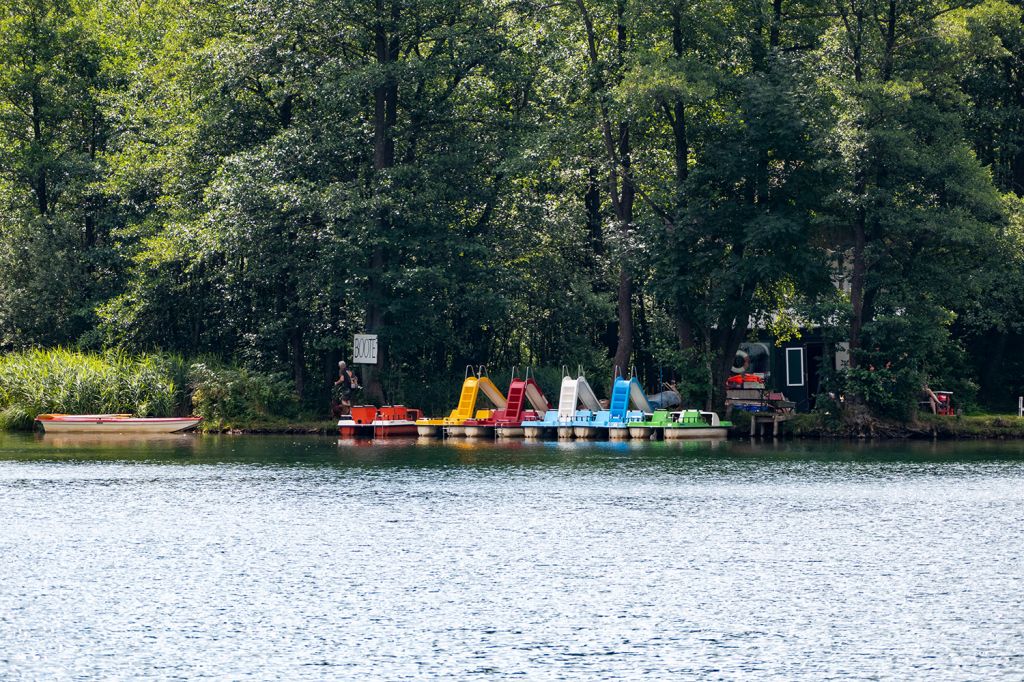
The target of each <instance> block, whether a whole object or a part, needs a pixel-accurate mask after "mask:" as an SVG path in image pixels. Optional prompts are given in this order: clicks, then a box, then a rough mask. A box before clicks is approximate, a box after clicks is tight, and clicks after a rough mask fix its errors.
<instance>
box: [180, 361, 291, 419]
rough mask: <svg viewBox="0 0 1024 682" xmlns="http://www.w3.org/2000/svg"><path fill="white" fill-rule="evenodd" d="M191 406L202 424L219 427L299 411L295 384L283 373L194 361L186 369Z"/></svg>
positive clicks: (287, 415)
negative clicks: (259, 371) (190, 390)
mask: <svg viewBox="0 0 1024 682" xmlns="http://www.w3.org/2000/svg"><path fill="white" fill-rule="evenodd" d="M188 381H189V386H190V387H191V389H192V407H193V411H194V412H195V414H197V415H199V416H201V417H202V418H203V419H204V422H205V423H204V424H203V427H204V428H206V429H212V430H220V429H224V428H231V427H234V426H239V425H244V424H246V423H253V422H260V421H266V420H269V419H271V418H281V417H284V418H290V417H295V416H297V414H298V407H299V404H298V399H297V396H296V394H295V384H294V383H293V382H292V381H291V380H290V379H289V378H288V377H287V376H286V375H282V374H261V373H258V372H253V371H250V370H247V369H244V368H238V367H218V366H212V365H210V364H207V363H195V364H193V365H192V366H191V367H190V368H189V371H188Z"/></svg>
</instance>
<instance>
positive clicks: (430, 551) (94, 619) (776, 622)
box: [0, 436, 1024, 680]
mask: <svg viewBox="0 0 1024 682" xmlns="http://www.w3.org/2000/svg"><path fill="white" fill-rule="evenodd" d="M1022 553H1024V444H1018V443H1001V444H1000V443H980V444H973V443H968V444H931V443H920V444H909V445H903V444H900V445H891V444H882V445H856V444H847V443H840V444H836V443H817V442H814V443H801V442H797V443H792V442H787V443H783V444H781V445H778V446H771V445H766V446H755V445H751V444H749V443H723V444H719V445H718V446H717V447H715V446H712V445H710V444H690V443H683V444H675V443H655V444H645V445H642V446H636V445H631V444H628V443H627V444H612V443H598V444H590V445H585V444H558V443H539V444H524V443H511V444H508V445H504V444H480V445H467V444H465V443H461V444H456V445H451V446H444V445H440V444H422V445H421V444H417V443H408V442H406V443H389V444H382V445H371V446H366V445H359V446H356V445H353V444H339V443H338V442H337V441H335V440H333V439H328V438H314V437H308V438H307V437H303V438H285V437H198V436H184V437H171V438H166V439H160V440H155V441H152V440H116V441H110V440H102V441H101V440H88V439H84V438H83V439H75V438H71V437H64V438H52V437H38V436H37V437H30V436H0V679H4V680H7V679H15V680H17V679H51V678H60V679H143V678H152V679H196V678H204V677H211V678H220V679H259V680H265V679H275V678H277V679H310V680H322V679H357V678H359V679H387V680H398V679H415V680H420V679H429V678H450V679H466V678H474V677H477V678H494V679H500V678H505V677H519V678H522V679H527V680H545V679H587V680H594V679H639V678H649V679H666V678H671V679H678V678H689V677H700V678H727V679H734V678H777V679H793V678H804V679H815V680H817V679H827V678H835V677H856V678H865V677H874V678H877V677H893V678H919V679H990V678H993V677H1003V678H1008V679H1021V678H1022V677H1024V561H1022Z"/></svg>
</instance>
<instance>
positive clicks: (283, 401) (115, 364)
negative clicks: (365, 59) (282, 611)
mask: <svg viewBox="0 0 1024 682" xmlns="http://www.w3.org/2000/svg"><path fill="white" fill-rule="evenodd" d="M327 410H328V402H327V400H326V398H325V399H324V400H323V401H316V402H313V403H309V402H307V403H305V404H304V403H302V402H301V401H300V400H299V398H298V395H297V392H296V390H295V387H294V384H293V383H292V382H291V381H290V379H289V378H288V377H287V376H285V375H281V374H272V373H259V372H254V371H251V370H247V369H244V368H239V367H235V366H231V365H226V364H223V363H219V362H216V361H212V360H209V359H193V360H185V359H184V358H182V357H180V356H176V355H170V354H141V355H131V354H127V353H124V352H121V351H105V352H83V351H75V350H69V349H64V348H55V349H51V350H30V351H23V352H17V353H7V354H4V355H0V430H4V431H16V430H30V429H32V428H33V420H34V418H35V416H36V415H37V414H42V413H45V412H62V413H69V414H75V413H78V414H96V413H132V414H135V415H138V416H159V417H168V416H183V415H188V414H195V415H198V416H200V417H202V418H203V423H202V425H201V428H200V431H201V432H203V433H220V434H253V435H261V434H268V435H269V434H282V435H284V434H292V435H300V434H309V435H331V434H334V433H335V432H336V421H335V420H334V419H330V418H328V417H327V416H326V414H327ZM734 421H735V422H736V425H735V426H734V428H733V429H732V431H731V433H730V436H731V437H733V438H745V437H748V434H749V430H748V423H749V422H747V421H746V420H745V419H742V418H737V419H735V420H734ZM784 435H785V437H795V438H808V439H810V438H824V439H829V438H834V439H864V438H870V439H951V440H953V439H986V438H990V439H1024V418H1018V417H1016V416H1014V415H993V414H980V415H962V416H955V417H943V416H938V415H930V414H917V415H914V416H911V417H910V418H909V419H907V420H896V419H880V418H876V417H873V416H869V415H861V416H859V417H857V418H853V417H851V414H850V412H848V413H846V414H845V415H843V416H842V417H840V416H837V415H834V414H827V413H820V412H812V413H807V414H798V415H795V416H794V417H793V419H792V420H790V421H788V422H787V423H786V425H785V429H784Z"/></svg>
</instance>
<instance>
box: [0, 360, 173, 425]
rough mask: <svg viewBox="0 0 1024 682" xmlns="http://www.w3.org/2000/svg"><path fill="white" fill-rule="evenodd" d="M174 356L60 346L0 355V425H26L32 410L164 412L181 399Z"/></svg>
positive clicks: (153, 414) (78, 412) (141, 413)
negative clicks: (98, 350) (62, 347)
mask: <svg viewBox="0 0 1024 682" xmlns="http://www.w3.org/2000/svg"><path fill="white" fill-rule="evenodd" d="M185 377H186V369H185V365H184V363H183V362H182V361H181V359H180V358H177V357H175V356H164V355H138V356H132V355H128V354H125V353H119V352H106V353H78V352H75V351H69V350H65V349H61V348H57V349H52V350H30V351H24V352H20V353H7V354H5V355H3V356H0V429H8V430H10V429H28V428H31V427H32V420H33V419H34V418H35V416H36V415H37V414H42V413H45V412H60V413H68V414H95V413H118V412H125V413H128V412H130V413H132V414H138V415H146V416H170V415H173V414H175V413H176V412H177V410H178V408H180V407H181V405H182V403H183V402H185V400H186V390H185V383H186V380H185Z"/></svg>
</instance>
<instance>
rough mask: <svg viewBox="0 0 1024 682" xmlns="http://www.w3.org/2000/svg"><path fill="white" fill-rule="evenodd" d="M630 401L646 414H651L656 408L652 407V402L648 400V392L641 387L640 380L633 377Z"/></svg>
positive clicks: (630, 387)
mask: <svg viewBox="0 0 1024 682" xmlns="http://www.w3.org/2000/svg"><path fill="white" fill-rule="evenodd" d="M629 401H630V402H631V403H633V407H635V408H636V409H638V410H640V411H642V412H643V413H644V414H651V413H652V412H654V410H652V409H651V403H650V402H649V401H648V400H647V394H646V393H644V389H643V388H641V386H640V382H638V381H637V380H636V379H633V380H632V381H630V382H629Z"/></svg>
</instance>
